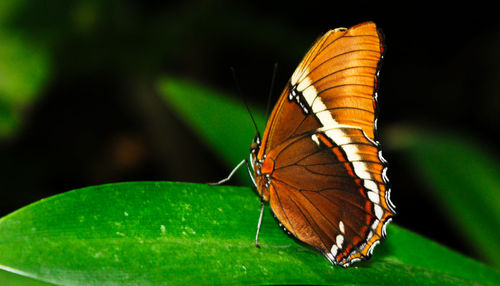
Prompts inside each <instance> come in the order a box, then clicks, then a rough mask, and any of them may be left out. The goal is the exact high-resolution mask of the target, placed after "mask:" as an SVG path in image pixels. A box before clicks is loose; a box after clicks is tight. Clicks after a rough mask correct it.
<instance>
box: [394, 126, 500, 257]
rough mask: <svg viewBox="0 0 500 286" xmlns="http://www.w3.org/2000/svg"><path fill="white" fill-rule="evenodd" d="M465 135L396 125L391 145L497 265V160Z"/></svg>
mask: <svg viewBox="0 0 500 286" xmlns="http://www.w3.org/2000/svg"><path fill="white" fill-rule="evenodd" d="M466 138H467V137H465V136H459V135H456V134H450V133H446V132H439V133H438V132H433V131H430V130H424V129H419V128H410V127H406V128H403V127H401V128H397V129H394V130H393V131H392V132H391V133H390V138H389V139H390V140H389V141H391V142H392V144H393V145H395V146H399V147H400V148H402V150H403V151H404V153H405V154H406V155H407V156H408V158H410V160H408V162H410V163H412V164H414V166H413V170H415V171H416V172H419V174H420V175H421V176H422V177H423V178H424V180H423V181H425V182H428V185H429V188H428V189H429V191H430V192H429V193H430V195H432V196H434V197H435V198H436V199H437V200H438V201H439V204H440V205H442V206H443V209H444V210H445V213H448V215H449V217H450V219H451V221H454V222H455V223H456V225H457V229H460V230H462V231H463V235H464V236H465V237H466V238H467V239H468V240H469V241H470V242H471V243H473V244H474V249H476V250H477V251H478V254H479V255H481V256H482V257H484V258H485V259H486V260H488V261H489V262H490V263H491V264H493V265H495V266H497V267H500V248H499V247H497V245H498V242H499V241H500V232H499V231H498V230H499V229H500V219H499V218H500V192H499V190H500V176H499V174H500V162H499V161H498V160H497V159H496V158H495V156H492V154H491V152H488V150H487V149H486V148H484V147H482V146H481V145H480V144H479V143H477V142H474V141H472V140H470V139H466Z"/></svg>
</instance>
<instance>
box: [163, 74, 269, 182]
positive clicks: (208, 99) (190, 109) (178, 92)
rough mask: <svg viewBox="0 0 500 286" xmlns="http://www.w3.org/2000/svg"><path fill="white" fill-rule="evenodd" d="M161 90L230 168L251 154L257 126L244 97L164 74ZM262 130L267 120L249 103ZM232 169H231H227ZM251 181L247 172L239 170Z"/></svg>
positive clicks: (242, 177) (243, 178)
mask: <svg viewBox="0 0 500 286" xmlns="http://www.w3.org/2000/svg"><path fill="white" fill-rule="evenodd" d="M158 86H159V90H160V92H161V93H162V94H163V95H164V98H165V100H166V101H167V103H168V104H169V105H170V106H172V107H173V110H174V111H175V112H176V113H177V114H178V116H179V118H181V119H182V120H184V121H185V122H186V123H187V124H188V125H189V126H190V127H191V128H192V129H193V130H195V131H196V134H198V135H199V136H200V139H201V140H203V141H204V142H205V143H206V144H207V145H208V146H210V147H212V148H213V150H214V152H215V153H216V154H217V155H218V157H220V158H221V159H222V160H223V161H225V163H226V164H227V166H228V167H229V168H232V167H235V166H236V165H237V164H238V163H239V162H241V160H243V159H245V158H247V157H248V155H249V150H250V144H251V143H252V139H253V137H254V136H255V127H254V125H253V123H252V120H251V117H250V115H249V113H248V111H247V109H246V107H245V105H244V103H243V101H242V100H237V99H235V98H233V97H231V96H229V95H227V94H223V93H220V92H216V91H214V90H210V89H208V88H204V87H201V86H200V85H196V84H194V83H192V82H189V81H186V80H180V79H172V78H164V79H163V80H161V81H160V83H159V85H158ZM250 110H251V111H252V114H253V116H254V118H255V121H256V123H257V126H258V127H259V129H260V130H261V131H262V130H263V128H264V127H265V124H266V120H265V116H264V113H263V112H261V111H260V109H258V108H253V107H250ZM228 173H229V172H228ZM238 175H239V176H240V177H239V178H240V180H244V181H245V182H248V174H247V173H246V172H240V173H238Z"/></svg>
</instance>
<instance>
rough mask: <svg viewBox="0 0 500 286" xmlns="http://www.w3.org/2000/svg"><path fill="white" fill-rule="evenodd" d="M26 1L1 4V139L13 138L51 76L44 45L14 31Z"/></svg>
mask: <svg viewBox="0 0 500 286" xmlns="http://www.w3.org/2000/svg"><path fill="white" fill-rule="evenodd" d="M23 2H24V1H2V3H1V4H0V43H1V44H0V139H2V138H4V137H6V136H9V135H11V134H13V133H14V132H15V131H16V130H17V129H18V127H19V125H20V124H21V121H22V116H23V114H24V113H25V112H26V111H27V109H28V108H29V107H30V104H31V103H32V102H33V101H35V100H36V98H37V97H38V96H39V95H40V92H41V91H42V89H43V88H44V87H45V85H46V82H47V80H48V79H49V77H50V74H51V60H50V54H49V52H48V50H47V47H46V46H45V45H44V43H42V42H40V41H39V40H37V39H35V38H33V37H30V35H27V34H26V33H23V32H22V31H18V30H16V29H13V28H12V27H10V25H9V24H10V23H9V21H10V20H11V19H12V15H15V14H16V12H17V11H18V10H19V9H20V8H22V6H23V4H24V3H23Z"/></svg>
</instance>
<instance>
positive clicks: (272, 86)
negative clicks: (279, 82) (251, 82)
mask: <svg viewBox="0 0 500 286" xmlns="http://www.w3.org/2000/svg"><path fill="white" fill-rule="evenodd" d="M277 71H278V63H274V67H273V76H272V78H271V87H270V88H269V96H268V97H267V105H266V117H265V118H268V116H269V111H270V110H271V98H272V97H273V90H274V82H275V80H276V73H277Z"/></svg>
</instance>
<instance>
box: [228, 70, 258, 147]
mask: <svg viewBox="0 0 500 286" xmlns="http://www.w3.org/2000/svg"><path fill="white" fill-rule="evenodd" d="M230 69H231V73H232V74H233V80H234V83H235V85H236V90H237V92H238V95H239V96H240V98H243V103H244V104H245V107H246V108H247V111H248V114H250V118H251V119H252V123H253V126H254V127H255V132H256V134H257V136H259V138H260V133H259V128H258V127H257V123H256V122H255V118H254V117H253V114H252V111H251V110H250V107H249V106H248V104H247V101H246V99H245V97H243V93H242V92H241V89H240V85H239V84H238V80H237V79H236V71H235V70H234V68H233V67H230Z"/></svg>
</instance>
